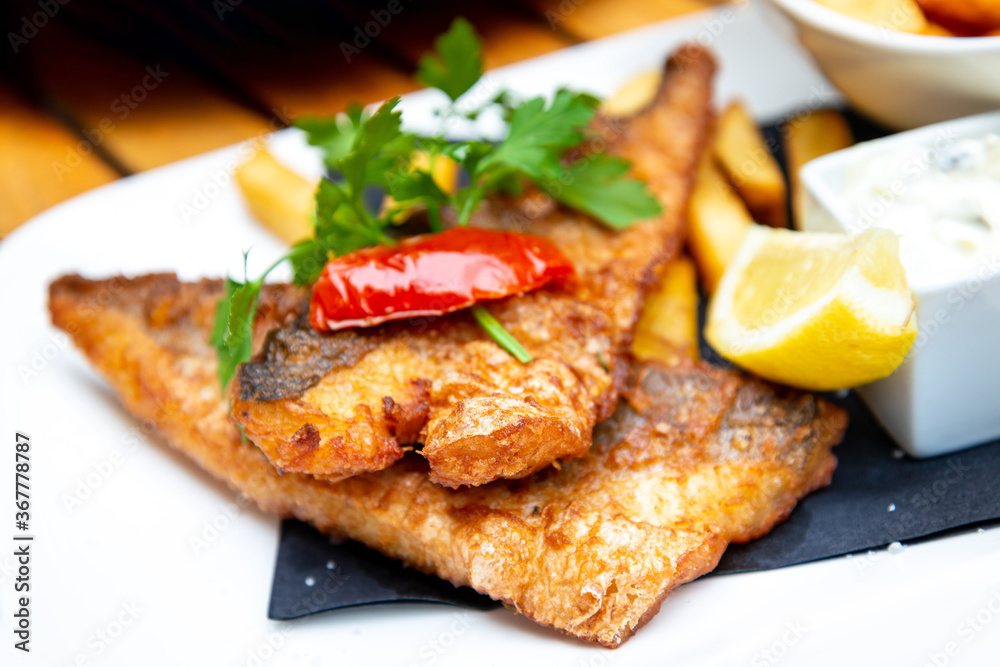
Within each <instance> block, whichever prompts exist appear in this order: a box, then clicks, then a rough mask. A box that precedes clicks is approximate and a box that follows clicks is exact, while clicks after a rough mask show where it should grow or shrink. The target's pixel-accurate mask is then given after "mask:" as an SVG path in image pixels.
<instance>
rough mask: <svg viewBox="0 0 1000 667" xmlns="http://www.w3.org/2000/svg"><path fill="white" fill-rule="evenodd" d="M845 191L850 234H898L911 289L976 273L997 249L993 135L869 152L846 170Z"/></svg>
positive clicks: (996, 145)
mask: <svg viewBox="0 0 1000 667" xmlns="http://www.w3.org/2000/svg"><path fill="white" fill-rule="evenodd" d="M844 196H845V202H846V203H847V204H848V206H849V207H850V210H851V213H852V214H853V215H854V227H853V228H852V229H851V231H852V232H853V233H860V232H862V231H864V230H865V229H869V228H871V227H882V228H885V229H891V230H892V231H895V232H896V233H898V234H899V235H900V258H901V260H902V262H903V266H904V267H905V269H906V274H907V277H908V279H909V281H910V283H911V286H913V285H914V284H915V283H916V284H920V285H924V286H929V285H934V284H941V283H946V282H951V281H954V280H961V279H963V278H966V277H968V276H970V275H975V274H976V273H982V268H983V266H984V264H985V265H987V266H989V265H991V262H992V265H994V266H995V262H996V261H997V260H996V257H995V256H996V254H997V253H998V252H1000V135H998V134H988V135H985V136H980V137H976V138H966V139H952V140H950V141H949V140H947V138H945V137H941V138H939V141H938V142H936V143H935V144H934V145H931V146H918V147H912V148H906V149H902V150H897V151H891V152H888V153H875V152H872V153H871V154H870V155H869V156H868V159H866V160H861V161H859V162H858V163H856V164H854V165H853V166H852V167H851V168H849V169H848V171H847V173H846V174H845V180H844Z"/></svg>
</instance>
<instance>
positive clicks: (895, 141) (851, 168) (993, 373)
mask: <svg viewBox="0 0 1000 667" xmlns="http://www.w3.org/2000/svg"><path fill="white" fill-rule="evenodd" d="M980 137H992V138H991V139H986V140H984V144H985V145H988V146H990V147H991V148H990V152H989V153H986V155H988V156H990V157H989V158H988V159H987V160H986V163H987V164H989V160H990V159H995V158H993V157H992V156H996V155H998V154H1000V112H993V113H987V114H980V115H978V116H973V117H970V118H964V119H961V120H957V121H949V122H945V123H939V124H937V125H931V126H928V127H924V128H920V129H918V130H912V131H909V132H903V133H900V134H896V135H892V136H888V137H884V138H882V139H877V140H875V141H869V142H865V143H861V144H858V145H856V146H852V147H851V148H847V149H844V150H841V151H837V152H835V153H831V154H829V155H826V156H823V157H821V158H817V159H815V160H813V161H812V162H810V163H808V164H807V165H806V166H805V167H803V169H802V172H801V176H802V183H803V185H804V186H805V198H804V202H803V203H804V214H805V215H804V220H803V223H804V225H803V226H804V228H805V229H807V230H816V231H835V232H842V233H844V232H846V233H849V234H857V233H860V232H862V231H864V229H867V228H868V227H870V226H872V225H881V226H886V225H887V224H888V223H890V222H892V215H891V211H889V208H890V207H893V206H900V207H901V208H900V209H897V211H896V215H895V218H896V220H897V221H898V220H902V221H903V223H904V226H903V228H902V229H903V234H902V235H901V238H900V246H901V248H902V250H901V257H902V259H903V265H904V268H905V269H906V273H907V280H908V281H909V283H910V287H911V289H912V290H913V292H914V294H915V295H916V297H917V310H916V317H917V323H918V328H919V333H918V335H917V339H916V341H915V342H914V344H913V347H912V349H911V350H910V352H909V354H908V355H907V358H906V360H905V361H904V362H903V365H902V366H900V367H899V368H898V369H897V370H896V372H894V373H893V374H892V375H890V376H889V377H888V378H885V379H883V380H879V381H877V382H874V383H872V384H870V385H867V386H865V387H861V388H860V389H859V390H858V393H859V394H860V395H861V397H862V398H863V399H864V401H865V402H866V403H867V404H868V406H869V407H870V408H871V409H872V412H874V414H875V416H876V417H877V418H878V419H879V421H880V422H881V423H882V425H883V426H885V428H886V430H888V431H889V433H890V434H892V436H893V437H894V438H895V439H896V441H897V442H898V443H899V444H900V446H901V447H903V449H905V450H906V451H907V452H908V453H909V454H911V455H913V456H916V457H927V456H936V455H938V454H944V453H947V452H953V451H956V450H959V449H963V448H966V447H970V446H973V445H977V444H980V443H983V442H988V441H991V440H995V439H997V438H1000V225H997V226H995V227H992V229H991V228H990V226H989V225H988V224H987V223H988V222H989V221H990V220H992V221H994V222H996V221H997V219H1000V216H998V212H1000V168H997V167H996V165H998V164H1000V160H998V161H997V162H995V163H993V164H994V165H995V166H994V170H993V171H991V170H984V174H985V176H984V178H986V179H989V181H988V182H990V183H991V182H992V180H993V179H994V178H995V179H996V181H997V184H998V187H997V190H996V191H995V199H987V200H986V201H987V204H990V202H992V205H991V206H992V207H991V208H989V209H984V210H986V212H985V213H980V215H982V216H983V220H984V221H985V222H984V226H985V228H986V232H985V234H986V236H984V237H982V238H984V239H986V241H985V243H984V245H982V246H981V247H977V249H976V250H975V252H972V251H971V250H970V253H969V254H968V255H964V254H961V253H959V254H957V255H956V254H955V253H954V251H953V249H952V248H951V247H949V246H941V247H940V250H938V248H939V246H937V245H935V244H938V243H939V240H938V237H933V238H924V237H920V238H917V237H915V236H913V235H912V234H913V232H909V234H911V236H910V237H909V238H907V234H908V232H907V231H906V230H907V229H909V227H908V225H909V224H910V223H912V224H913V227H914V228H915V227H916V226H917V224H918V222H919V221H918V220H917V219H916V216H910V215H909V214H908V211H913V210H914V209H906V208H905V207H906V206H913V205H914V204H913V203H912V202H913V200H914V198H917V199H918V201H919V198H921V197H930V198H931V200H932V201H933V200H934V198H935V197H936V195H933V194H932V192H933V187H931V186H932V185H933V184H934V181H931V182H930V183H931V184H930V185H929V184H928V182H927V181H926V180H925V181H923V182H921V181H919V179H920V178H922V177H923V176H925V175H927V174H928V173H930V176H931V177H932V178H933V177H936V174H933V173H931V171H932V170H933V169H945V174H947V168H946V167H940V166H930V165H940V163H939V162H934V161H935V160H950V159H952V158H953V157H954V153H955V151H965V150H966V146H969V145H970V142H969V141H968V140H970V139H971V140H975V139H977V138H980ZM986 142H988V144H987V143H986ZM911 151H913V152H912V153H911ZM949 151H951V153H949ZM911 154H912V155H918V156H926V157H925V158H923V159H916V160H914V161H912V162H910V161H909V160H910V158H908V157H905V156H907V155H911ZM875 160H881V161H882V162H881V163H875V162H873V161H875ZM887 162H888V163H889V164H891V165H893V166H894V168H896V169H897V170H898V171H897V172H895V173H890V174H889V175H888V176H887V177H886V182H891V187H885V186H884V185H879V186H878V189H877V190H875V189H872V192H873V193H877V194H872V195H871V198H870V199H869V200H867V201H870V202H871V203H870V204H869V203H859V202H861V201H862V200H861V199H859V198H858V197H857V196H856V195H857V193H858V192H859V191H860V190H859V189H855V188H858V187H859V186H858V184H859V183H861V182H863V181H862V180H859V176H860V178H863V176H864V175H865V174H870V173H871V172H872V168H871V165H872V164H882V165H885V164H886V163H887ZM949 164H950V163H949ZM919 165H926V166H923V167H921V169H922V170H923V171H920V172H918V171H916V168H917V167H918V166H919ZM880 168H881V167H880ZM883 173H888V172H886V171H884V170H883ZM942 178H944V177H942ZM938 182H939V183H941V182H944V183H947V182H948V181H947V179H944V180H943V181H938ZM946 192H948V193H951V192H956V190H954V189H953V188H951V187H949V190H947V191H946ZM976 192H978V191H976ZM990 192H993V191H992V190H991V191H990ZM942 201H944V200H942ZM949 201H950V200H949ZM879 204H881V207H880V205H879ZM944 205H945V204H942V206H944ZM900 213H902V214H903V215H900ZM941 220H945V222H943V223H942V222H940V221H941ZM937 222H938V223H939V224H948V223H947V220H946V217H942V218H939V219H938V220H937ZM935 229H937V228H935ZM897 231H899V228H898V226H897ZM908 243H909V245H908ZM928 243H930V245H928ZM908 248H909V249H911V250H912V251H913V252H912V253H911V254H909V255H908V254H907V252H908ZM956 257H957V259H958V260H959V261H952V260H953V259H955V258H956ZM966 260H967V263H966Z"/></svg>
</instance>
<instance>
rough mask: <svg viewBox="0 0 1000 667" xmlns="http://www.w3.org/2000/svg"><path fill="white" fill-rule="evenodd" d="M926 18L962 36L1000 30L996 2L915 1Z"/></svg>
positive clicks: (998, 8) (976, 0)
mask: <svg viewBox="0 0 1000 667" xmlns="http://www.w3.org/2000/svg"><path fill="white" fill-rule="evenodd" d="M917 2H918V3H919V4H920V6H921V7H922V8H923V10H924V11H925V12H926V13H927V16H928V17H930V18H931V19H933V20H934V21H935V22H937V23H940V24H942V25H944V26H947V27H948V28H950V29H951V30H954V31H956V32H959V33H961V34H963V35H981V34H983V33H988V32H990V31H992V30H998V29H1000V2H997V0H917Z"/></svg>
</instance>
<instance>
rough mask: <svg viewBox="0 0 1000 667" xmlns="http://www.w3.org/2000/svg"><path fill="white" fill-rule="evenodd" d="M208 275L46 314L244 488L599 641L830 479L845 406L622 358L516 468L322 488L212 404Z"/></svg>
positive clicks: (92, 295)
mask: <svg viewBox="0 0 1000 667" xmlns="http://www.w3.org/2000/svg"><path fill="white" fill-rule="evenodd" d="M222 291H223V287H222V283H221V281H202V282H199V283H187V284H185V283H180V282H178V281H177V279H176V278H174V277H173V276H170V275H162V274H161V275H151V276H145V277H141V278H136V279H134V280H125V279H114V280H109V281H88V280H84V279H82V278H80V277H78V276H68V277H64V278H62V279H60V280H58V281H56V282H55V283H54V284H53V285H52V286H51V288H50V302H49V306H50V310H51V314H52V320H53V322H54V323H55V324H56V325H57V326H58V327H60V328H62V329H63V330H65V331H67V332H68V333H70V334H71V336H72V338H73V340H74V343H75V344H76V345H77V346H78V347H79V348H80V349H81V350H83V351H84V353H85V354H86V355H87V356H88V357H89V359H90V361H91V362H92V363H93V364H94V366H96V367H97V369H98V370H99V371H100V372H101V373H103V374H104V376H105V377H107V379H108V380H109V382H110V383H111V384H112V386H113V387H114V388H115V390H116V391H117V393H118V395H119V397H120V399H121V400H122V402H123V403H124V405H125V406H126V408H128V409H129V410H130V411H131V412H132V413H133V414H134V415H136V416H137V417H138V418H140V419H144V420H151V421H152V422H153V423H155V425H156V427H157V429H158V430H159V432H160V433H161V434H162V435H163V436H164V437H165V439H166V440H167V442H169V443H170V444H171V445H172V446H173V447H175V448H177V449H179V450H181V451H183V452H184V453H186V454H187V455H188V456H190V457H191V458H192V459H194V460H195V461H196V462H197V463H198V464H199V465H200V466H201V467H203V468H204V469H205V470H206V471H208V472H209V473H211V474H212V475H214V476H215V477H216V478H218V479H220V480H222V481H224V482H225V483H227V484H228V485H229V486H230V487H231V488H233V489H234V490H238V491H240V492H241V493H243V494H245V495H246V496H248V497H250V498H252V499H253V500H254V501H255V502H256V503H257V504H258V505H259V506H260V507H261V508H262V509H263V510H264V511H266V512H270V513H275V514H278V515H281V516H286V517H288V516H294V517H297V518H299V519H301V520H304V521H308V522H310V523H312V524H314V525H315V526H317V527H318V528H319V529H320V530H322V531H325V532H328V533H331V534H334V535H337V536H346V537H350V538H353V539H356V540H359V541H361V542H364V543H365V544H367V545H369V546H370V547H373V548H375V549H378V550H380V551H382V552H384V553H386V554H388V555H389V556H392V557H394V558H397V559H399V560H401V561H403V562H404V563H406V564H407V565H409V566H411V567H414V568H417V569H419V570H422V571H425V572H428V573H432V574H436V575H437V576H439V577H442V578H444V579H447V580H448V581H451V582H452V583H454V584H456V585H471V586H473V587H474V588H476V589H477V590H479V591H481V592H483V593H485V594H487V595H490V596H492V597H494V598H495V599H498V600H502V601H503V602H505V603H506V604H507V605H508V606H510V607H511V608H513V609H514V610H516V611H517V612H519V613H522V614H524V615H525V616H527V617H528V618H530V619H532V620H534V621H536V622H538V623H540V624H542V625H545V626H549V627H552V628H555V629H557V630H560V631H562V632H564V633H566V634H568V635H571V636H574V637H578V638H580V639H583V640H586V641H590V642H596V643H599V644H602V645H604V646H606V647H609V648H614V647H617V646H619V645H621V643H622V642H624V641H625V640H626V639H628V638H629V637H630V636H631V635H632V634H633V633H634V632H635V630H636V629H637V628H638V627H639V626H641V625H642V624H643V623H645V622H646V621H648V620H649V619H650V618H651V617H652V616H653V615H654V614H655V613H656V612H657V610H658V609H659V606H660V603H661V602H662V600H663V599H664V597H665V596H666V595H667V593H669V592H670V591H671V590H672V589H673V588H675V587H676V586H678V585H680V584H682V583H685V582H687V581H690V580H692V579H694V578H696V577H697V576H699V575H701V574H704V573H706V572H708V571H710V570H711V569H712V568H713V567H715V565H716V564H717V562H718V559H719V558H720V556H721V554H722V552H723V551H724V549H725V547H726V545H727V544H728V543H730V542H743V541H746V540H749V539H752V538H755V537H758V536H760V535H763V534H765V533H766V532H768V531H769V530H770V529H771V527H773V526H774V525H775V524H776V523H777V522H779V521H781V520H783V519H784V518H785V517H786V516H787V515H788V514H789V513H790V512H791V510H792V508H793V507H794V505H795V503H796V502H797V500H798V499H800V498H801V497H802V496H804V495H805V494H807V493H808V492H810V491H811V490H813V489H816V488H819V487H822V486H824V485H826V484H828V483H829V481H830V478H831V476H832V474H833V470H834V468H835V466H836V459H835V457H834V456H833V454H832V453H831V448H832V447H833V446H834V445H835V444H837V443H838V442H839V441H840V439H841V438H842V436H843V433H844V430H845V428H846V422H847V418H846V415H845V413H844V412H843V411H842V410H840V409H839V408H837V407H835V406H833V405H831V404H830V403H828V402H826V401H824V400H823V399H821V398H817V397H815V396H813V395H811V394H807V393H803V392H797V391H793V390H789V389H783V388H778V387H774V386H772V385H769V384H766V383H764V382H761V381H758V380H754V379H751V378H748V377H746V376H743V375H740V374H738V373H734V372H731V371H726V370H721V369H717V368H713V367H711V366H708V365H705V364H697V365H696V364H693V363H685V364H682V365H680V366H678V367H676V368H671V369H667V368H663V367H658V366H653V365H649V366H640V367H637V368H636V369H635V370H634V371H633V372H632V373H631V376H630V377H629V378H628V382H627V386H626V389H625V392H624V396H625V399H626V400H624V401H622V402H621V403H620V404H619V406H618V408H617V410H616V411H615V412H614V414H613V416H612V417H611V418H610V419H608V420H607V421H605V422H604V423H602V424H600V425H599V426H598V427H597V429H596V430H595V434H594V447H592V448H591V449H590V450H589V451H588V452H587V453H586V454H585V455H584V456H582V457H579V458H577V459H574V460H572V461H570V462H568V463H566V464H565V465H563V466H562V469H561V470H556V469H554V468H551V467H550V468H547V469H545V470H543V471H541V472H538V473H536V474H535V475H534V476H532V477H529V478H526V479H520V480H501V481H497V482H493V483H491V484H488V485H484V486H480V487H475V488H472V487H464V488H461V489H458V490H452V489H448V488H445V487H442V486H440V485H437V484H434V483H432V482H431V481H430V479H429V478H428V475H427V464H426V462H425V461H424V460H423V459H421V458H420V457H419V456H416V455H414V454H411V455H408V456H406V457H404V459H403V460H402V461H400V462H399V463H397V464H396V465H393V466H391V467H389V468H387V469H385V470H382V471H379V472H373V473H367V474H362V475H357V476H354V477H351V478H349V479H346V480H343V481H341V482H337V483H332V482H328V481H324V480H320V479H317V478H316V477H314V476H311V475H304V474H296V473H288V474H284V475H281V474H279V473H278V472H277V471H276V470H275V469H274V467H273V466H271V465H270V463H269V462H268V460H267V458H266V457H265V456H264V454H263V453H262V452H261V451H260V450H259V449H258V448H257V447H255V446H253V445H252V444H250V443H248V442H246V441H245V440H242V439H241V438H240V433H239V431H238V429H237V428H236V426H235V425H234V424H233V422H232V421H231V420H230V419H229V417H228V414H227V406H226V399H225V398H224V397H223V396H222V395H221V394H220V391H219V387H218V381H217V378H216V364H215V356H214V351H213V350H212V348H211V347H210V346H209V345H208V343H207V340H208V336H209V332H210V329H211V321H212V314H213V313H214V309H215V302H216V300H217V299H218V298H220V297H221V295H222ZM300 297H301V293H300V292H299V291H298V290H295V289H293V288H288V287H281V286H269V287H267V288H266V289H265V291H264V293H263V295H262V305H261V308H260V310H259V312H258V316H257V321H256V324H255V333H254V341H255V345H258V346H259V345H260V344H261V343H262V340H263V337H264V335H265V333H266V332H267V331H270V330H274V329H275V328H277V327H279V326H281V325H283V324H285V323H287V321H288V320H289V319H290V318H293V317H296V316H297V314H298V307H299V305H298V300H299V299H300Z"/></svg>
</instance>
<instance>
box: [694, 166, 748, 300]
mask: <svg viewBox="0 0 1000 667" xmlns="http://www.w3.org/2000/svg"><path fill="white" fill-rule="evenodd" d="M752 224H754V223H753V218H752V217H751V215H750V212H749V211H748V210H747V207H746V205H745V204H744V203H743V200H742V199H740V198H739V197H738V196H736V193H735V192H733V190H732V188H731V187H730V185H729V180H728V179H727V178H726V176H725V175H724V174H723V173H722V171H721V170H720V169H719V167H718V166H717V165H716V163H715V161H714V160H713V159H712V156H711V155H710V154H709V153H708V152H707V151H706V153H705V155H704V156H703V157H702V159H701V163H700V164H699V165H698V173H697V178H696V181H695V186H694V191H693V192H692V193H691V201H690V203H689V204H688V237H687V244H688V249H689V250H690V251H691V256H692V257H694V261H695V263H696V264H697V265H698V274H699V275H700V276H701V284H702V286H703V287H704V288H705V291H706V292H708V293H709V294H711V293H712V292H713V291H715V286H716V284H718V282H719V279H720V278H722V273H723V272H724V271H725V270H726V265H727V264H728V263H729V260H731V259H732V258H733V255H735V254H736V251H737V250H738V249H739V247H740V243H742V241H743V235H744V234H745V233H746V230H747V229H749V228H750V226H751V225H752Z"/></svg>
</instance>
